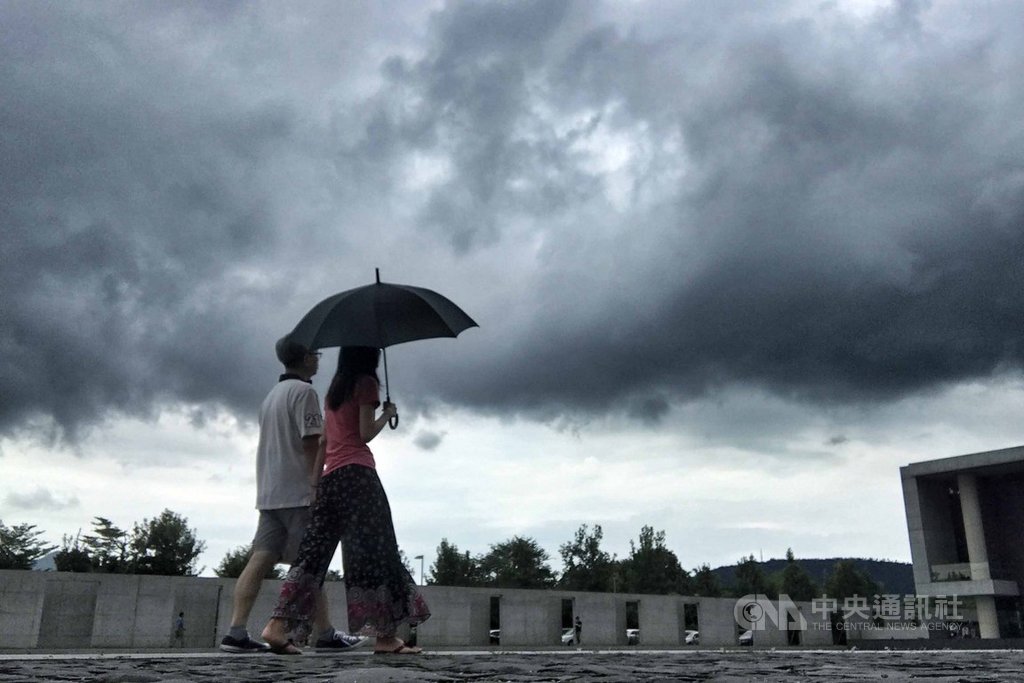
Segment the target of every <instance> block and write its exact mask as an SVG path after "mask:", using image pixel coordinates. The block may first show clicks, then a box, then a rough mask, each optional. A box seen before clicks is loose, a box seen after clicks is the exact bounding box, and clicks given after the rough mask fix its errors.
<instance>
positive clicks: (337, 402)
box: [327, 346, 380, 410]
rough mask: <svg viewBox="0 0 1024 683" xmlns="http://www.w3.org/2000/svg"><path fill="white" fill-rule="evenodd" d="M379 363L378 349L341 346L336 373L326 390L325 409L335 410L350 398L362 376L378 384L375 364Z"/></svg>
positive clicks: (378, 379)
mask: <svg viewBox="0 0 1024 683" xmlns="http://www.w3.org/2000/svg"><path fill="white" fill-rule="evenodd" d="M379 362H380V349H375V348H373V347H372V346H343V347H341V351H340V352H338V371H337V372H335V373H334V379H332V380H331V388H330V389H328V390H327V407H328V408H329V409H331V410H337V409H338V408H339V407H340V406H341V404H342V403H344V402H345V401H347V400H349V399H350V398H352V393H353V392H354V391H355V388H356V381H357V380H358V379H359V378H360V377H361V376H362V375H369V376H370V377H372V378H373V379H375V380H376V381H377V382H378V383H379V382H380V378H379V377H377V363H379Z"/></svg>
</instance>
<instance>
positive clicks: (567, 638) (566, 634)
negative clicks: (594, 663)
mask: <svg viewBox="0 0 1024 683" xmlns="http://www.w3.org/2000/svg"><path fill="white" fill-rule="evenodd" d="M575 638H576V634H575V632H574V631H573V629H571V628H566V629H562V645H572V643H573V640H575Z"/></svg>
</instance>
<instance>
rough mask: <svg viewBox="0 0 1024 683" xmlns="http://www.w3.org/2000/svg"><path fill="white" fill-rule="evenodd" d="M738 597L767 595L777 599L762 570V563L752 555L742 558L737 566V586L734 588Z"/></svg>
mask: <svg viewBox="0 0 1024 683" xmlns="http://www.w3.org/2000/svg"><path fill="white" fill-rule="evenodd" d="M733 590H734V592H735V594H736V597H740V596H743V595H767V596H768V597H775V596H774V595H773V593H774V591H773V590H772V589H771V585H770V584H769V583H768V580H767V579H766V578H765V576H764V572H763V571H762V570H761V563H760V562H758V561H757V559H756V558H755V557H754V556H753V555H751V556H750V557H741V558H740V561H739V564H738V565H737V566H736V585H735V587H734V589H733Z"/></svg>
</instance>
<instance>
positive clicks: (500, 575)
mask: <svg viewBox="0 0 1024 683" xmlns="http://www.w3.org/2000/svg"><path fill="white" fill-rule="evenodd" d="M548 559H549V557H548V554H547V552H545V550H544V549H543V548H541V547H540V545H539V544H538V543H537V541H535V540H534V539H532V538H522V537H520V536H513V537H512V538H510V539H509V540H507V541H505V542H504V543H498V544H496V545H492V546H491V550H490V552H489V553H487V554H486V555H484V557H483V558H482V559H481V560H480V571H481V573H482V575H483V577H484V581H485V582H486V583H487V585H490V586H495V587H498V588H551V587H552V586H554V585H555V574H554V572H552V571H551V568H550V567H548V566H547V561H548Z"/></svg>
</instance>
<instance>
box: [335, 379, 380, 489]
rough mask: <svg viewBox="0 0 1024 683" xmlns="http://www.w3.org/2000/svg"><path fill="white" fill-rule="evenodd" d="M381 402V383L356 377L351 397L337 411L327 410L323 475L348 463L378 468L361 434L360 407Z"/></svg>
mask: <svg viewBox="0 0 1024 683" xmlns="http://www.w3.org/2000/svg"><path fill="white" fill-rule="evenodd" d="M361 405H372V406H373V407H374V408H376V407H377V406H379V405H380V386H379V385H378V384H377V381H376V380H375V379H373V378H372V377H370V376H369V375H363V376H362V377H360V378H359V379H357V380H356V386H355V389H354V390H353V391H352V398H350V399H349V400H347V401H345V402H344V403H342V404H341V405H340V406H338V409H337V410H331V409H330V408H326V409H325V410H324V436H326V437H327V456H326V457H325V458H324V475H327V474H330V473H331V472H333V471H334V470H336V469H338V468H339V467H344V466H345V465H362V466H363V467H370V468H373V469H376V467H377V465H376V463H375V462H374V461H373V452H372V451H371V450H370V447H369V446H367V445H366V444H365V443H363V439H362V437H361V436H360V435H359V406H361Z"/></svg>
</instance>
